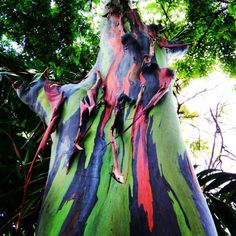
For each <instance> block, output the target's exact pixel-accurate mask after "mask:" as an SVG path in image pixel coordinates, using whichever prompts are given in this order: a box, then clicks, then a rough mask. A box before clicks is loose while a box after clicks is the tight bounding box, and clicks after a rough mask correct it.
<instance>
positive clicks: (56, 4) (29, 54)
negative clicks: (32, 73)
mask: <svg viewBox="0 0 236 236" xmlns="http://www.w3.org/2000/svg"><path fill="white" fill-rule="evenodd" d="M0 8H1V15H0V25H1V28H0V42H1V49H0V53H1V54H3V55H7V56H8V57H11V58H15V59H17V60H18V61H21V63H22V64H24V66H25V67H26V68H35V69H37V70H39V71H42V70H44V69H45V68H46V67H50V69H51V70H53V72H54V76H55V77H56V78H57V79H58V78H64V80H65V78H66V80H70V79H72V78H73V80H75V79H81V78H82V77H83V76H84V75H86V73H87V72H88V71H89V70H90V69H91V66H92V65H93V63H94V59H95V55H96V53H97V49H96V48H97V44H98V37H97V35H95V34H94V33H93V31H92V30H91V25H90V23H89V21H88V19H86V16H85V15H84V14H83V13H84V11H88V9H89V5H88V3H87V1H76V0H74V1H50V0H46V1H24V0H21V1H18V2H17V3H16V2H15V1H8V0H7V1H5V0H3V1H1V3H0ZM78 39H80V40H79V41H78ZM88 55H90V56H89V60H87V56H88ZM7 66H8V67H10V68H11V67H13V66H14V65H7Z"/></svg>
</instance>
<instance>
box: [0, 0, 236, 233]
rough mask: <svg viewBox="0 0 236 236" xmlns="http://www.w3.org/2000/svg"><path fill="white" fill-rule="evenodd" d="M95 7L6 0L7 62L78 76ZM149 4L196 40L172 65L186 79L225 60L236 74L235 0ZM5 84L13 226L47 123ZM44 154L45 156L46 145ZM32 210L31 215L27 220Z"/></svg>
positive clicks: (7, 216) (174, 30) (5, 184)
mask: <svg viewBox="0 0 236 236" xmlns="http://www.w3.org/2000/svg"><path fill="white" fill-rule="evenodd" d="M90 6H91V4H90V3H89V2H87V1H74V2H72V3H70V4H68V3H67V2H66V1H44V2H42V3H36V2H31V1H20V2H19V3H17V4H16V3H15V1H12V2H11V1H5V2H4V1H2V2H1V5H0V7H1V15H0V20H1V28H0V32H1V55H0V61H1V65H2V67H3V69H4V70H5V71H6V70H10V71H13V72H15V73H16V74H18V75H20V76H22V72H25V68H34V69H35V68H37V69H38V70H41V71H43V70H44V69H45V68H46V67H47V66H49V67H50V70H51V71H53V76H55V77H56V79H57V80H61V78H66V79H63V80H64V81H72V80H80V79H81V78H82V77H83V76H84V75H85V74H86V73H87V72H88V70H89V69H90V68H91V65H92V64H93V63H94V60H95V55H96V52H97V51H98V50H97V48H98V37H97V36H96V34H94V33H93V30H92V29H91V19H88V18H87V19H86V14H85V12H86V11H89V10H90ZM146 8H147V10H148V12H149V14H152V13H154V14H155V12H156V13H159V12H161V15H160V17H159V19H156V21H158V22H154V23H160V24H161V25H162V27H163V31H162V34H163V35H164V36H166V37H167V38H170V39H184V40H185V41H189V42H195V43H194V44H193V46H191V47H190V51H189V54H188V55H189V56H188V57H186V60H185V61H183V62H178V63H177V64H175V67H176V68H177V71H178V72H179V73H178V79H179V83H180V84H182V86H183V84H187V83H188V82H189V81H190V78H197V77H199V76H200V75H204V74H207V73H209V72H210V71H211V70H212V69H213V68H214V65H215V63H220V64H221V65H222V67H223V68H224V70H225V71H228V72H230V73H231V74H232V75H235V64H234V63H235V60H234V59H235V42H234V41H233V42H232V39H233V38H235V10H234V9H235V2H234V1H231V2H230V1H229V2H228V1H227V2H226V1H203V2H200V3H199V2H198V3H196V2H195V1H188V2H184V1H158V2H155V1H153V2H151V3H150V4H149V5H147V6H146ZM36 9H37V10H36ZM140 10H141V8H140ZM176 12H183V14H184V16H183V17H182V21H181V20H180V21H179V20H178V21H176V14H177V13H176ZM143 15H144V13H143ZM85 19H86V20H85ZM147 20H148V19H147ZM88 22H90V23H88ZM151 23H153V22H151ZM160 27H161V26H160ZM89 29H91V30H89ZM13 42H15V43H17V44H13ZM78 42H79V43H78ZM16 45H17V47H16ZM88 55H90V58H89V60H88ZM189 58H191V59H189ZM192 58H193V59H194V60H192ZM16 65H17V66H16ZM26 74H29V75H28V76H29V77H30V76H31V74H30V73H26V72H25V73H24V75H26ZM1 91H2V93H1V124H2V125H1V136H2V138H1V140H4V142H2V144H1V155H2V156H1V169H2V171H1V174H2V176H3V177H2V178H1V179H2V180H3V181H2V184H1V189H4V193H3V194H1V197H0V199H1V201H2V205H4V206H6V207H5V208H4V209H3V210H2V218H1V221H2V222H3V223H2V224H5V223H7V222H8V223H7V224H6V225H5V226H6V228H10V230H14V227H13V228H11V226H12V222H14V217H15V216H16V214H17V212H18V210H19V205H20V200H19V198H18V196H19V194H20V193H22V186H23V184H24V181H25V180H24V178H25V175H26V170H25V171H24V169H26V168H27V166H28V165H29V162H30V161H31V159H32V157H33V154H34V153H33V152H34V151H33V150H36V146H37V144H35V142H36V143H37V140H39V138H40V136H41V135H42V130H43V125H42V124H41V123H40V121H39V119H38V118H37V117H35V116H33V115H32V113H30V112H31V111H30V110H29V109H28V108H27V107H26V106H24V105H23V104H20V103H19V102H18V100H17V98H16V97H15V95H14V93H13V92H12V90H11V89H10V83H9V82H8V81H7V80H2V81H1ZM29 114H30V116H32V119H31V120H30V121H29V120H28V119H27V118H28V117H29ZM49 146H50V145H49V144H48V149H49ZM6 147H12V148H6ZM44 155H45V156H46V157H47V156H48V151H47V150H46V151H45V154H44ZM43 163H45V164H43V165H42V164H37V165H36V166H35V171H34V176H33V178H32V184H31V186H30V188H32V189H30V192H31V193H32V195H31V198H29V199H28V202H27V207H28V208H27V211H26V213H27V214H26V216H25V224H24V225H23V229H22V230H23V231H27V230H29V231H30V230H34V227H35V226H34V224H32V222H30V223H28V222H29V220H28V219H29V218H30V219H32V220H33V222H35V218H32V217H31V215H30V214H34V213H35V215H36V217H37V210H38V208H37V206H36V205H35V204H34V203H35V202H38V199H39V198H41V195H38V194H37V192H42V189H43V186H44V182H43V180H44V181H45V177H46V174H44V175H42V169H44V168H45V166H44V165H46V166H47V164H46V162H45V159H43ZM41 168H42V169H41ZM9 170H10V171H9ZM13 170H14V171H13ZM44 170H45V171H46V168H45V169H44ZM40 181H42V182H40ZM40 183H41V185H39V184H40ZM12 189H16V191H14V192H13V191H12ZM34 190H35V192H34ZM13 194H15V195H13ZM9 196H11V199H12V201H11V199H10V198H9ZM14 196H15V197H14ZM6 199H8V200H7V201H6ZM29 203H31V204H29ZM27 216H30V217H28V219H27ZM12 217H13V218H12ZM11 218H12V219H11ZM2 224H1V225H2ZM29 231H28V232H29Z"/></svg>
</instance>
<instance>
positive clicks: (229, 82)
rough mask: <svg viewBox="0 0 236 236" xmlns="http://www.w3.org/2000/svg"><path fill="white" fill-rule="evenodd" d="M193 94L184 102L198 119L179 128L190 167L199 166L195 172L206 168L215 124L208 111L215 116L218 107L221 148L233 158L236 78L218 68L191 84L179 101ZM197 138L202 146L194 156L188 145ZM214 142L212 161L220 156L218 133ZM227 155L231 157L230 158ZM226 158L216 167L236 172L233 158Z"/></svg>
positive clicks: (234, 147) (235, 134) (189, 120)
mask: <svg viewBox="0 0 236 236" xmlns="http://www.w3.org/2000/svg"><path fill="white" fill-rule="evenodd" d="M196 94H197V95H196ZM194 95H196V97H194V98H193V99H190V100H189V101H187V102H186V103H185V105H186V106H187V108H188V110H189V111H190V112H197V113H198V117H197V118H194V119H184V120H182V121H181V128H182V131H183V136H184V139H185V142H186V144H187V147H188V149H189V151H188V152H189V154H190V157H191V162H192V164H193V165H200V166H199V167H198V168H197V172H198V171H200V170H202V169H205V168H207V167H208V164H209V160H210V157H211V152H212V147H213V141H214V134H215V131H216V125H215V122H214V121H213V118H212V116H211V112H210V110H212V112H213V114H215V112H216V108H217V104H218V107H219V108H220V109H221V108H222V112H221V114H220V117H219V118H218V124H219V126H220V129H221V131H222V135H223V142H224V146H225V148H226V150H228V151H230V152H232V153H233V154H234V155H235V156H236V79H233V78H229V77H228V76H227V75H226V74H224V73H223V72H222V71H221V70H220V69H219V68H217V69H216V70H215V71H214V72H213V73H211V74H210V75H209V76H208V77H207V78H201V79H197V80H193V81H191V83H190V85H189V86H188V87H186V88H184V89H183V90H182V92H181V94H180V96H179V101H180V102H183V101H186V100H188V99H189V98H191V97H193V96H194ZM220 109H219V110H220ZM198 139H200V140H201V141H202V147H201V150H200V151H195V155H194V154H193V153H192V151H191V143H192V142H193V141H196V140H198ZM215 143H216V146H215V151H214V158H215V157H217V156H218V155H219V154H220V147H221V138H220V135H219V134H218V135H217V138H216V142H215ZM223 154H226V152H224V153H223ZM228 156H229V157H231V158H233V156H232V155H229V154H228ZM229 157H227V156H223V157H221V159H222V166H220V165H219V166H217V168H220V167H221V168H222V169H223V170H224V171H228V172H234V173H236V158H235V160H231V159H230V158H229Z"/></svg>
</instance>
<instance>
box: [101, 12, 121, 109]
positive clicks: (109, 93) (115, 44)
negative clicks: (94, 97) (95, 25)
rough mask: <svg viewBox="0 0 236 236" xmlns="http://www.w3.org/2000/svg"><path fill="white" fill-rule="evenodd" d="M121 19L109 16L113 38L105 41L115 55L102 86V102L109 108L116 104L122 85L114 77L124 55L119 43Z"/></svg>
mask: <svg viewBox="0 0 236 236" xmlns="http://www.w3.org/2000/svg"><path fill="white" fill-rule="evenodd" d="M121 17H122V16H115V15H113V16H111V19H110V22H111V28H110V33H112V34H113V37H110V36H108V39H107V40H108V43H109V44H110V45H111V48H112V49H113V50H114V54H115V55H116V57H115V60H114V62H113V64H112V65H111V67H110V69H109V72H108V74H107V76H106V79H105V80H104V86H105V87H106V94H105V97H104V100H105V101H106V102H107V103H108V104H110V105H111V106H114V105H115V104H116V100H117V94H119V93H120V92H121V90H122V87H121V86H122V85H121V84H119V80H118V78H117V75H116V72H117V69H118V66H119V64H120V62H121V59H122V57H123V55H124V50H123V45H122V43H121V36H122V35H124V31H123V26H122V22H121Z"/></svg>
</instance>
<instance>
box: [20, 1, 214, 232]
mask: <svg viewBox="0 0 236 236" xmlns="http://www.w3.org/2000/svg"><path fill="white" fill-rule="evenodd" d="M167 48H169V49H168V50H167ZM185 49H186V46H185V45H181V44H178V45H177V44H173V43H171V42H168V41H166V40H165V39H163V38H160V37H159V36H158V27H157V26H154V25H151V26H147V25H145V24H144V23H143V22H142V21H141V20H140V17H139V15H138V13H137V11H136V10H134V9H133V10H131V9H130V8H129V7H128V5H127V3H126V2H125V1H123V3H122V4H121V3H120V1H116V2H115V1H113V2H110V3H109V4H108V5H107V10H106V13H105V15H104V17H103V20H102V26H101V43H100V52H99V55H98V58H97V62H96V64H95V66H94V68H93V69H92V71H91V72H90V74H89V75H88V77H87V78H86V79H85V80H84V81H82V82H81V83H79V84H65V85H60V84H57V83H53V82H50V81H48V80H46V79H45V78H44V76H43V75H37V76H36V77H37V78H36V80H35V81H34V82H33V83H31V87H30V89H29V88H28V87H27V86H26V85H21V86H20V87H18V88H17V92H18V95H19V96H20V98H21V99H22V100H23V101H24V102H25V103H26V104H28V105H29V106H30V107H31V108H32V109H33V110H34V111H35V112H37V113H38V114H39V116H40V117H41V119H43V120H44V121H45V122H46V123H47V125H48V128H47V130H46V132H45V135H44V137H43V140H42V142H41V144H40V147H39V149H38V151H37V154H38V152H39V151H41V150H42V149H43V148H44V145H45V143H46V140H47V138H48V137H49V135H50V134H52V135H51V137H52V140H53V145H52V153H51V160H50V168H49V174H48V180H47V183H46V188H45V194H44V200H43V205H42V209H41V214H40V219H39V223H38V229H37V234H38V235H42V236H44V235H88V236H91V235H99V236H100V235H101V236H105V235H115V236H117V235H122V236H125V235H174V236H176V235H194V236H196V235H217V234H216V230H215V226H214V224H213V221H212V217H211V215H210V212H209V210H208V207H207V204H206V201H205V199H204V197H203V195H202V193H201V189H200V188H199V185H198V183H197V181H196V177H195V175H194V173H193V171H192V168H191V166H190V164H189V161H188V157H187V153H186V149H185V146H184V143H183V140H182V136H181V132H180V128H179V121H178V117H177V114H176V111H175V106H174V104H173V98H172V91H171V87H172V85H173V82H174V73H173V71H172V70H170V69H168V68H167V57H168V53H169V54H171V53H172V52H176V51H183V50H185ZM167 51H168V53H167ZM88 59H89V58H88ZM36 156H37V155H36ZM28 177H29V178H30V174H29V175H28Z"/></svg>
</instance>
